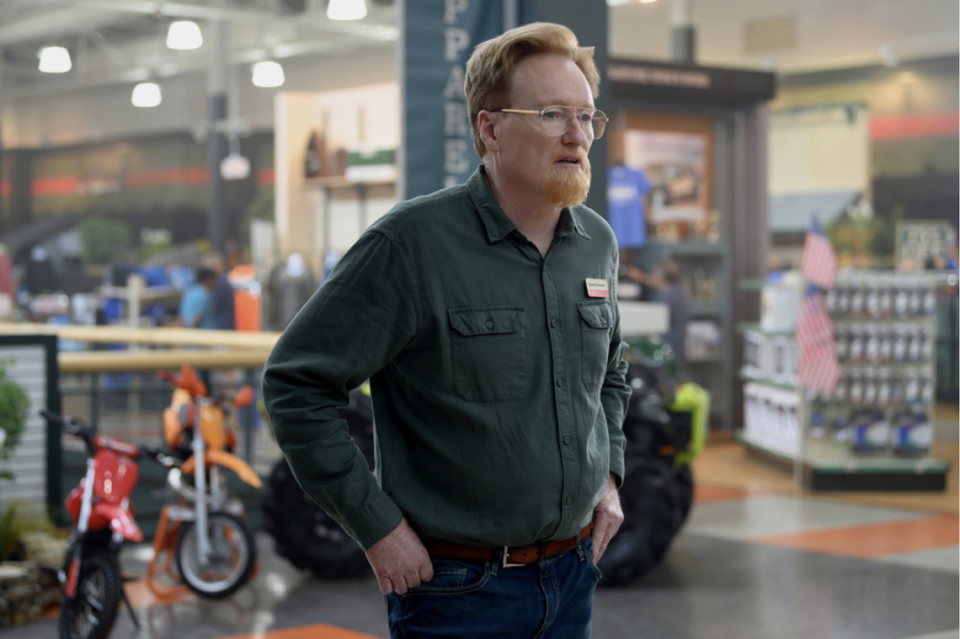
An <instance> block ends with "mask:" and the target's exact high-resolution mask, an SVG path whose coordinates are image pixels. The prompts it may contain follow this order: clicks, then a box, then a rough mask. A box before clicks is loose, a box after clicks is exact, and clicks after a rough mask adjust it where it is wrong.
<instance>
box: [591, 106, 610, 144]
mask: <svg viewBox="0 0 960 639" xmlns="http://www.w3.org/2000/svg"><path fill="white" fill-rule="evenodd" d="M592 121H593V139H594V140H599V139H600V138H601V137H602V136H603V131H604V129H606V128H607V114H606V113H604V112H603V111H594V112H593V118H592Z"/></svg>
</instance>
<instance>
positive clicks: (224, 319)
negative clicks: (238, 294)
mask: <svg viewBox="0 0 960 639" xmlns="http://www.w3.org/2000/svg"><path fill="white" fill-rule="evenodd" d="M203 266H204V267H205V268H207V269H209V270H211V271H213V272H214V273H215V274H216V276H217V282H216V284H215V285H214V287H213V290H211V291H210V312H211V313H213V328H215V329H217V330H221V331H232V330H234V329H235V328H236V327H237V324H236V306H235V301H234V290H233V285H232V284H231V283H230V280H229V279H228V278H227V272H226V270H225V269H224V266H223V259H222V258H221V257H220V256H219V255H210V256H208V257H206V258H204V260H203Z"/></svg>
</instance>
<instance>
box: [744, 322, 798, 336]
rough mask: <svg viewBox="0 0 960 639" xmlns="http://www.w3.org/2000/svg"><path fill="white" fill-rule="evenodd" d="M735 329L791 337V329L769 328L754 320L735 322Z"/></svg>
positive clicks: (792, 333)
mask: <svg viewBox="0 0 960 639" xmlns="http://www.w3.org/2000/svg"><path fill="white" fill-rule="evenodd" d="M737 330H739V331H740V332H741V333H760V334H762V335H770V336H771V337H793V335H794V332H793V331H786V330H771V329H768V328H764V327H763V326H761V325H760V324H758V323H756V322H740V323H739V324H737Z"/></svg>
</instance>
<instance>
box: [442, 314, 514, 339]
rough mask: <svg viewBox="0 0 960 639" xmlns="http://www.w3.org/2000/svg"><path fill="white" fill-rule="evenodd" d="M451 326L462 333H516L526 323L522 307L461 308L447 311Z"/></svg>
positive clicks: (469, 334)
mask: <svg viewBox="0 0 960 639" xmlns="http://www.w3.org/2000/svg"><path fill="white" fill-rule="evenodd" d="M447 314H448V315H449V317H450V327H451V328H453V330H455V331H457V332H458V333H460V334H461V335H464V336H467V337H469V336H471V335H498V334H502V333H516V332H517V331H520V330H522V329H523V328H524V327H525V326H526V324H527V320H526V315H525V313H524V310H523V309H522V308H517V307H510V308H502V307H501V308H459V309H451V310H449V311H447Z"/></svg>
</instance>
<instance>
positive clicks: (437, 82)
mask: <svg viewBox="0 0 960 639" xmlns="http://www.w3.org/2000/svg"><path fill="white" fill-rule="evenodd" d="M399 9H400V16H401V24H402V27H401V36H400V37H401V39H402V44H401V52H402V61H401V85H400V86H401V89H400V92H401V103H402V109H403V114H402V120H403V121H402V134H401V135H402V139H401V144H402V146H403V150H404V153H405V157H404V162H403V165H402V167H401V172H402V176H401V178H402V181H403V185H404V190H403V192H402V194H401V196H402V197H404V198H410V197H415V196H417V195H424V194H426V193H432V192H433V191H436V190H438V189H441V188H444V187H447V186H453V185H455V184H460V183H462V182H465V181H466V180H467V178H468V177H470V174H471V173H473V171H474V169H475V168H476V166H477V164H478V163H479V162H480V158H478V157H477V154H476V151H474V149H473V140H472V139H471V137H470V121H469V116H468V114H467V100H466V96H465V95H464V92H463V78H464V73H465V67H466V62H467V58H469V57H470V54H471V53H473V49H474V48H475V47H476V46H477V45H478V44H480V43H481V42H483V41H485V40H489V39H490V38H494V37H496V36H498V35H500V34H501V33H503V26H504V17H503V3H502V2H491V1H490V0H406V1H404V2H401V3H400V8H399Z"/></svg>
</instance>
